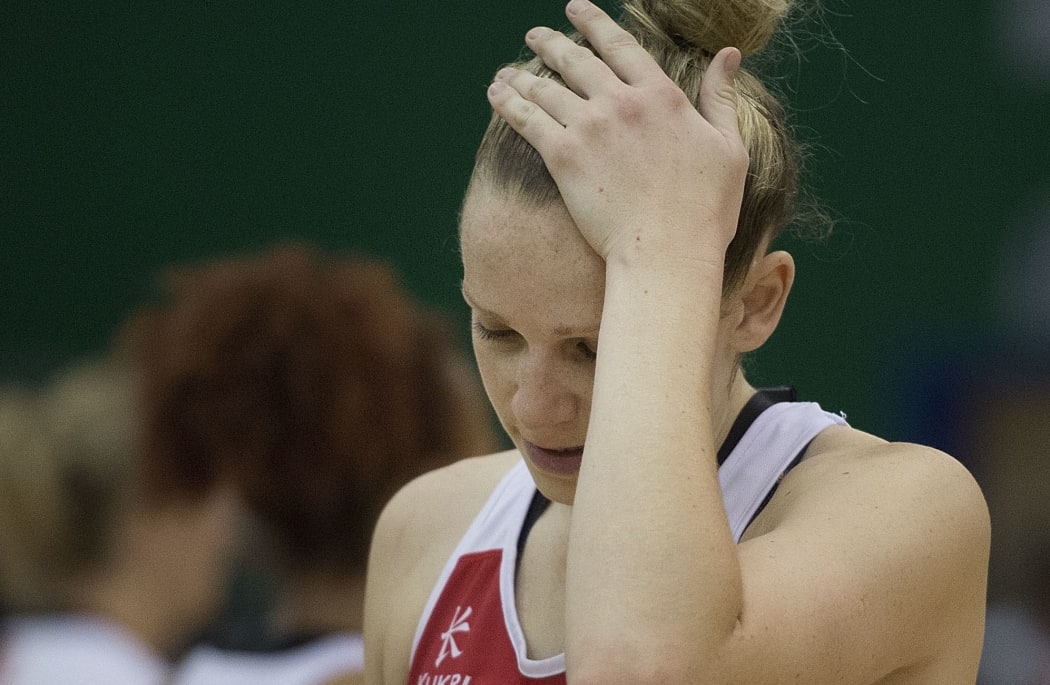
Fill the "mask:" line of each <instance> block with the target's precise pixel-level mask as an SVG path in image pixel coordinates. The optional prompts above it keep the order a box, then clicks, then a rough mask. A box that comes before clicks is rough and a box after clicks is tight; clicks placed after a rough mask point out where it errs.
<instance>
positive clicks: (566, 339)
mask: <svg viewBox="0 0 1050 685" xmlns="http://www.w3.org/2000/svg"><path fill="white" fill-rule="evenodd" d="M460 233H461V235H460V238H461V249H462V254H463V295H464V298H465V299H466V301H467V304H468V305H470V307H471V312H472V313H471V323H472V328H473V334H472V338H473V341H474V353H475V356H476V357H477V361H478V367H479V370H480V373H481V378H482V381H483V382H484V384H485V390H486V391H487V392H488V395H489V399H490V400H491V402H492V405H493V407H494V408H495V410H496V414H497V415H498V416H499V419H500V422H501V423H502V424H503V428H504V429H505V430H506V431H507V434H508V435H509V436H510V438H511V440H513V442H514V444H515V446H516V447H517V448H518V450H519V451H520V452H521V454H522V455H523V456H524V458H525V462H526V464H527V465H528V468H529V470H530V471H531V472H532V476H533V478H534V479H535V481H536V484H537V486H538V487H539V489H540V490H541V491H542V492H543V493H544V495H546V496H547V497H549V498H550V499H552V500H555V501H558V502H563V503H566V504H571V503H572V500H573V496H574V494H575V491H576V478H577V474H578V470H579V465H580V458H581V456H582V452H583V446H584V443H585V442H586V438H587V421H588V419H589V417H590V409H591V386H592V385H593V382H594V363H595V355H596V352H597V344H598V326H599V324H600V322H601V316H602V301H603V297H604V292H605V264H604V262H603V261H602V260H601V259H600V258H599V257H598V255H597V254H595V253H594V252H593V251H592V250H591V248H590V247H589V246H588V245H587V243H586V242H585V241H584V240H583V238H582V237H581V236H580V234H579V232H578V231H577V230H576V227H575V225H574V224H573V222H572V220H571V218H570V217H569V215H568V212H567V211H566V210H565V208H564V207H563V206H562V205H561V204H560V203H556V204H553V205H551V206H549V207H546V208H542V209H536V208H535V207H531V206H528V205H527V204H525V203H522V202H521V201H519V200H516V199H513V198H508V196H506V195H504V194H502V193H497V192H494V191H492V190H491V189H489V188H487V187H485V186H484V185H483V184H482V185H480V186H478V187H475V188H474V189H473V190H472V191H471V192H470V194H469V195H468V197H467V200H466V202H465V203H464V207H463V213H462V218H461V226H460Z"/></svg>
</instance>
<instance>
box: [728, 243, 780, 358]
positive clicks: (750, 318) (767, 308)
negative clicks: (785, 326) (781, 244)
mask: <svg viewBox="0 0 1050 685" xmlns="http://www.w3.org/2000/svg"><path fill="white" fill-rule="evenodd" d="M794 281H795V260H794V259H793V258H792V257H791V255H790V254H788V253H787V252H784V251H783V250H777V251H774V252H770V253H768V254H765V255H763V256H762V257H759V258H758V259H756V260H755V262H754V263H753V264H752V265H751V269H750V271H749V273H748V277H747V280H746V281H745V283H744V289H743V290H744V291H743V293H742V298H741V299H742V303H743V308H744V311H743V316H742V317H741V319H740V323H739V324H738V325H737V328H736V331H735V332H734V336H733V338H734V342H735V343H736V347H737V351H738V352H739V353H746V352H752V351H754V350H756V349H758V348H759V347H761V346H762V345H763V344H765V342H766V340H768V339H769V337H770V336H771V335H773V331H775V330H776V328H777V325H778V324H779V323H780V317H781V315H782V314H783V313H784V306H785V304H786V303H787V298H788V294H789V293H790V292H791V285H792V283H794Z"/></svg>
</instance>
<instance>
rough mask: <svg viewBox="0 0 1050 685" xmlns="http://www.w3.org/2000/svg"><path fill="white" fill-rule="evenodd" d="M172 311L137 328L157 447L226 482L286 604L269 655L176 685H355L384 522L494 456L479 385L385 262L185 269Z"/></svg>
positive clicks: (239, 654)
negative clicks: (405, 497) (458, 466)
mask: <svg viewBox="0 0 1050 685" xmlns="http://www.w3.org/2000/svg"><path fill="white" fill-rule="evenodd" d="M166 295H167V297H166V299H165V301H164V302H162V303H159V304H157V305H156V306H153V307H150V308H147V309H145V310H143V311H142V312H140V313H139V314H138V315H137V316H136V317H135V318H134V320H133V323H132V324H131V325H130V329H131V330H132V331H133V334H131V335H129V338H130V339H133V340H135V341H136V344H137V348H138V350H139V355H140V358H141V360H142V362H143V366H142V368H143V375H144V378H145V391H146V398H147V400H148V402H147V406H148V407H149V408H150V416H151V417H153V419H154V421H153V423H152V429H151V434H152V435H153V436H154V440H155V441H156V442H157V443H158V444H164V445H167V446H168V447H169V448H170V449H171V450H172V451H173V452H175V453H178V454H179V455H181V458H182V461H183V463H185V464H188V465H192V464H197V463H210V462H217V463H221V464H223V466H224V469H225V472H226V473H228V475H229V482H230V484H231V487H232V488H233V489H234V490H235V492H237V494H238V495H239V497H240V498H241V500H242V501H243V502H244V505H245V508H246V509H247V511H248V514H249V515H250V516H251V518H252V520H253V522H254V523H255V527H254V528H255V531H256V533H257V534H256V536H255V538H257V539H255V540H253V542H254V543H255V544H252V545H251V546H250V550H249V551H250V552H251V553H253V567H254V568H256V569H259V570H261V571H264V572H265V576H266V577H272V578H273V579H274V581H275V590H276V591H275V595H276V596H275V607H274V610H273V612H272V615H270V616H267V617H266V618H267V620H268V623H269V626H268V627H269V633H268V635H267V638H268V639H267V640H265V643H264V644H259V645H257V646H255V648H252V649H248V648H243V647H242V648H238V649H234V648H232V647H231V646H229V645H201V646H198V647H197V648H196V649H194V650H193V651H192V652H191V653H190V654H189V655H188V656H187V658H186V659H185V660H184V662H183V663H182V664H181V665H180V668H179V670H178V673H177V674H176V677H175V679H174V682H176V683H179V684H180V685H208V684H210V683H215V684H217V685H218V684H223V685H235V684H237V683H251V684H252V685H265V684H266V683H279V684H280V685H320V684H322V683H323V684H325V685H336V684H337V683H340V684H341V683H343V682H359V679H360V673H361V671H362V670H363V646H362V640H361V621H362V618H361V614H362V610H363V607H362V605H363V602H364V585H365V583H364V576H365V567H366V564H367V558H368V547H369V540H370V538H371V534H372V529H373V528H374V526H375V521H376V519H377V518H378V516H379V513H380V511H381V510H382V507H383V505H384V504H385V503H386V501H387V500H388V499H389V498H390V496H391V495H392V494H393V493H394V492H395V491H396V490H397V489H398V488H399V487H400V486H401V485H403V484H404V483H405V482H407V481H408V480H410V479H411V478H413V477H415V476H417V475H419V474H420V473H422V472H424V471H425V470H427V469H429V468H434V467H437V466H443V465H445V464H448V463H449V462H450V461H452V460H454V459H455V458H456V457H460V456H472V455H477V454H483V453H485V452H486V451H490V450H491V449H493V447H494V444H495V442H494V440H493V436H492V430H491V427H490V422H489V415H488V413H487V408H486V407H485V403H484V395H483V392H482V390H481V388H480V385H479V384H478V383H477V381H476V377H475V374H474V373H473V370H472V369H470V367H469V365H468V363H467V361H466V360H465V359H464V358H463V357H462V355H461V352H460V350H459V349H458V348H457V347H456V346H455V344H454V343H453V340H452V338H451V336H449V335H448V330H447V326H446V325H445V322H444V321H443V320H442V319H441V318H439V317H437V316H436V315H435V314H433V313H431V312H428V311H426V310H424V309H423V308H422V307H421V306H420V305H419V304H417V303H416V301H415V300H414V299H413V298H412V297H411V296H410V295H409V293H407V292H406V291H405V290H404V288H403V287H402V286H401V284H400V283H399V282H398V279H397V277H396V274H395V272H394V270H393V269H392V268H390V267H389V266H388V265H386V264H383V263H381V262H378V261H371V260H364V259H351V258H340V259H334V258H325V257H323V256H322V255H320V254H319V253H318V252H317V251H315V250H313V249H312V248H309V247H307V246H302V245H282V246H278V247H276V248H274V249H272V250H270V251H268V252H266V253H264V254H260V255H251V256H243V257H235V258H225V259H220V260H215V261H212V262H209V263H205V264H201V265H197V266H194V267H188V268H182V269H179V270H177V271H176V272H175V273H174V275H173V277H172V278H171V279H170V282H169V287H168V290H167V293H166ZM355 679H356V680H355Z"/></svg>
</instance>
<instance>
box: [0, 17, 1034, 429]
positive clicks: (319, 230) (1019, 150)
mask: <svg viewBox="0 0 1050 685" xmlns="http://www.w3.org/2000/svg"><path fill="white" fill-rule="evenodd" d="M991 10H992V6H991V3H990V2H986V1H982V0H962V1H960V2H954V3H945V4H941V5H940V6H930V5H928V4H915V3H855V4H853V5H846V4H844V3H836V2H829V3H827V5H826V11H825V14H824V21H825V24H826V26H821V25H819V24H816V23H811V24H809V25H808V26H806V32H808V33H811V34H813V35H811V36H807V35H805V34H800V40H801V44H802V48H803V50H802V54H801V56H800V57H799V58H795V59H793V60H789V61H788V62H787V63H786V67H785V68H784V69H783V71H784V72H785V73H786V74H787V77H786V79H785V80H784V81H783V83H782V85H783V86H784V87H785V89H786V90H788V91H789V92H791V98H792V101H793V104H794V106H795V109H796V112H797V119H796V120H797V123H798V125H799V126H800V129H801V130H802V132H803V137H804V138H806V139H807V140H808V141H809V142H810V143H811V144H813V145H814V157H813V159H812V161H811V163H810V170H811V172H812V179H811V180H812V185H813V186H814V187H815V189H816V191H817V192H818V194H819V196H820V197H821V198H822V199H823V201H824V202H825V204H826V205H827V206H828V208H829V209H830V210H831V211H832V212H833V214H834V215H835V216H836V217H838V218H839V220H840V221H839V225H838V228H837V233H836V234H835V236H834V237H833V239H832V240H831V241H829V242H828V243H826V244H818V245H812V244H805V243H799V244H792V245H791V247H792V249H793V250H794V251H795V253H796V255H797V257H798V261H799V277H798V282H797V286H796V292H795V296H794V297H793V299H792V301H791V303H790V306H789V310H788V312H787V318H786V320H785V322H784V324H783V325H782V327H781V330H780V331H778V332H777V334H776V336H775V337H774V339H773V340H772V342H771V343H770V344H769V345H768V346H767V347H766V348H765V349H764V350H763V351H761V352H760V353H759V354H758V355H756V357H755V358H754V359H753V360H752V361H751V364H752V376H753V377H754V378H755V379H756V380H757V381H759V382H764V383H780V382H792V383H794V384H796V385H798V386H799V387H800V389H801V392H802V394H803V395H804V396H805V397H808V398H814V399H816V398H819V399H820V400H821V401H822V402H824V403H825V404H827V405H828V406H830V407H835V408H841V409H843V410H845V411H847V412H848V414H849V416H850V418H851V420H852V421H853V422H854V423H856V424H857V425H859V426H861V427H864V428H866V429H869V430H872V431H875V432H878V433H882V434H887V435H890V436H894V435H895V434H898V433H900V432H901V431H903V430H904V428H903V426H904V424H903V423H902V420H903V419H902V417H901V416H900V415H899V410H900V405H899V404H898V403H896V402H895V401H894V400H893V398H894V394H895V392H896V390H895V387H894V383H896V382H897V381H898V378H899V376H900V375H901V373H902V367H903V366H907V365H908V361H907V360H908V357H909V355H910V354H911V353H912V352H913V351H914V352H915V353H916V354H925V353H926V352H927V351H928V349H929V348H930V347H931V346H936V345H938V344H940V343H941V342H943V341H944V340H949V339H956V338H959V339H962V338H967V337H969V336H971V335H973V334H974V333H975V332H979V331H981V330H983V329H985V328H986V327H988V326H989V322H990V321H991V320H992V319H993V318H994V317H993V313H992V311H991V310H992V308H993V307H994V302H993V298H992V296H991V293H992V292H993V290H994V288H993V281H994V280H995V279H996V277H997V276H996V273H997V269H999V266H1000V259H999V254H1000V252H1001V245H1002V243H1003V240H1004V235H1005V234H1006V233H1007V232H1008V231H1009V230H1010V229H1011V225H1010V223H1009V221H1008V219H1009V217H1010V215H1011V212H1012V211H1014V210H1013V209H1012V208H1013V207H1014V206H1016V205H1018V204H1019V203H1020V202H1021V201H1022V200H1023V199H1024V198H1025V197H1026V196H1030V195H1031V194H1032V193H1033V192H1034V189H1036V188H1038V187H1040V185H1039V184H1040V183H1041V184H1042V185H1041V187H1042V188H1046V187H1047V185H1048V184H1047V176H1048V174H1047V169H1046V165H1045V164H1044V163H1043V160H1044V159H1045V157H1046V153H1047V151H1048V149H1050V144H1048V142H1047V136H1046V135H1045V133H1044V131H1043V123H1042V121H1040V120H1039V118H1038V117H1015V116H1013V115H1014V113H1015V112H1016V111H1019V109H1020V108H1027V107H1033V106H1035V107H1038V108H1039V109H1043V108H1045V105H1046V104H1047V101H1048V99H1050V98H1048V91H1047V90H1045V89H1044V90H1041V91H1040V90H1038V89H1033V90H1029V91H1026V90H1023V89H1022V88H1021V87H1013V86H1011V85H1009V84H1006V83H1004V82H1003V81H1004V79H1003V77H1002V75H1001V73H999V72H1001V71H1002V70H1001V67H1000V65H998V64H997V63H996V60H995V54H994V50H995V48H994V47H993V40H994V36H993V35H992V34H993V31H992V27H993V26H994V22H993V20H992V18H991V16H990V14H989V13H990V12H991ZM535 23H547V24H553V25H557V26H562V25H564V23H565V22H564V15H563V13H562V2H561V0H542V1H539V0H537V1H536V2H529V3H522V2H500V3H488V4H481V3H475V2H461V1H459V0H453V1H451V2H445V3H418V4H416V3H413V4H411V5H394V4H391V3H387V2H377V1H375V0H365V1H363V2H354V3H326V2H315V1H312V0H305V1H299V2H295V3H291V2H266V1H263V2H226V3H221V2H220V3H216V2H208V3H201V2H187V3H158V2H140V3H132V4H127V3H113V2H104V1H102V2H79V3H68V2H66V3H64V2H49V3H18V2H15V3H4V4H3V6H2V8H0V75H2V85H3V89H2V94H0V108H2V111H0V127H2V140H3V151H2V157H0V164H2V167H0V172H2V173H0V227H2V231H3V247H2V249H0V279H2V280H0V298H2V299H0V303H2V305H0V306H2V322H3V326H2V329H0V374H3V375H4V376H6V377H9V378H11V377H13V378H18V377H25V376H38V375H40V374H42V373H44V372H46V371H48V370H50V369H51V368H53V367H54V366H56V365H57V364H60V363H63V362H64V361H65V360H67V359H69V358H71V357H75V356H79V355H82V354H85V353H87V352H90V351H93V350H96V349H98V348H100V347H102V346H104V345H105V344H106V342H107V340H108V338H109V336H110V335H111V332H112V330H113V329H114V327H115V326H116V325H117V324H118V322H119V321H120V320H121V319H122V318H123V317H124V316H125V315H126V313H127V312H128V311H129V310H130V309H131V308H132V307H133V306H134V305H135V304H137V303H139V302H141V301H142V299H143V298H144V297H146V296H147V294H148V293H149V292H150V288H151V283H152V281H151V279H152V278H153V275H154V274H155V273H156V271H157V270H158V269H159V268H162V267H164V266H165V265H168V264H171V263H178V262H186V261H195V260H198V259H201V258H205V257H208V256H216V255H221V254H225V253H228V252H232V251H242V250H248V249H253V250H254V249H258V248H262V247H264V246H266V245H267V244H269V243H271V242H273V241H275V240H279V239H288V238H301V239H307V240H310V241H313V242H316V243H318V244H320V245H322V246H323V247H325V248H328V249H333V250H353V251H363V252H367V253H370V254H374V255H378V256H383V257H388V258H390V259H392V260H394V261H395V262H396V263H397V264H398V265H399V266H400V268H401V269H402V271H403V273H404V276H405V279H406V281H407V283H408V284H409V286H410V287H411V288H412V289H413V290H414V291H415V292H417V293H418V294H419V295H420V296H422V297H423V298H424V299H426V300H427V301H430V302H432V303H434V304H435V305H437V306H440V307H442V308H446V309H448V310H450V311H451V312H453V314H454V315H455V316H457V317H460V318H463V317H465V309H464V307H463V305H462V304H461V302H460V300H459V297H458V278H459V267H458V262H457V254H456V240H455V226H456V212H457V209H458V204H459V201H460V196H461V193H462V191H463V188H464V183H465V180H466V178H467V174H468V172H469V169H470V166H471V159H472V155H473V151H474V147H475V145H476V142H477V140H478V138H479V136H480V133H481V131H482V130H483V128H484V125H485V123H486V121H487V118H488V113H489V112H488V107H487V103H486V101H485V97H484V90H485V86H486V85H487V83H488V80H489V77H490V75H491V74H492V73H493V72H494V70H495V68H496V67H497V66H498V65H499V64H501V63H502V62H505V61H509V60H511V59H513V58H514V57H515V56H516V55H517V54H518V53H519V50H520V46H521V37H522V35H523V34H524V32H525V31H526V30H527V29H528V28H529V27H530V26H532V25H533V24H535ZM831 37H833V38H834V39H835V40H837V41H838V42H839V43H841V45H842V46H843V47H838V46H836V45H833V44H828V43H829V42H830V41H829V40H828V39H829V38H831ZM1007 159H1009V160H1010V161H1009V163H1007V162H1006V161H1005V160H1007ZM464 329H465V326H464Z"/></svg>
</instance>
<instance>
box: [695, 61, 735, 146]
mask: <svg viewBox="0 0 1050 685" xmlns="http://www.w3.org/2000/svg"><path fill="white" fill-rule="evenodd" d="M740 59H741V55H740V51H739V50H737V49H736V48H722V49H721V50H719V51H718V54H717V55H715V56H714V59H712V60H711V64H710V66H708V67H707V71H706V72H705V73H704V80H703V82H702V83H701V84H700V114H701V115H702V116H703V117H704V119H706V120H707V122H708V123H709V124H711V125H712V126H714V127H715V128H716V129H717V130H718V131H719V132H721V134H722V135H723V136H724V137H725V138H727V139H730V140H733V139H739V138H740V124H739V123H738V120H737V113H736V108H737V93H736V72H737V70H738V69H739V68H740Z"/></svg>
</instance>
